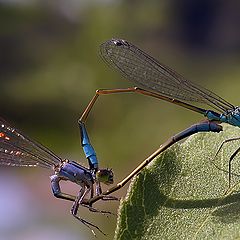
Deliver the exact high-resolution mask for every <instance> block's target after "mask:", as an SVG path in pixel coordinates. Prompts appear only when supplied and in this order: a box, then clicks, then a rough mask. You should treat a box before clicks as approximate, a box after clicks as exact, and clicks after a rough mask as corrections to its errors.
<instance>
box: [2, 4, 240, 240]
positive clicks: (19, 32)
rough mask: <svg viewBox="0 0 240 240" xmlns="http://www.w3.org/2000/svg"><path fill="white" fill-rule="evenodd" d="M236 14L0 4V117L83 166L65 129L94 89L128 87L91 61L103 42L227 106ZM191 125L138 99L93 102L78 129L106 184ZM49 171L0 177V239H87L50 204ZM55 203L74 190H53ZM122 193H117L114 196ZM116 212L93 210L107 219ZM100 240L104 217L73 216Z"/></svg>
mask: <svg viewBox="0 0 240 240" xmlns="http://www.w3.org/2000/svg"><path fill="white" fill-rule="evenodd" d="M239 26H240V3H239V2H238V1H234V0H229V1H217V0H201V1H200V0H197V1H190V0H182V1H177V0H168V1H166V0H165V1H164V0H163V1H153V0H151V1H141V0H138V1H134V0H122V1H114V0H102V1H101V0H79V1H76V0H70V1H61V0H59V1H57V0H53V1H47V0H5V1H4V0H1V1H0V113H1V116H2V117H4V118H5V119H6V120H8V121H9V122H10V123H12V124H13V125H14V126H16V127H17V128H19V129H21V130H22V131H23V132H25V133H26V134H27V135H28V136H30V137H31V138H33V139H35V140H37V141H40V142H41V143H43V144H44V145H46V146H47V147H49V148H50V149H52V150H53V151H54V152H56V153H57V154H59V155H60V156H62V157H66V158H69V159H73V160H77V161H79V162H81V163H82V164H83V165H85V166H87V161H86V160H85V159H84V155H83V153H82V150H81V146H80V140H79V129H78V125H77V120H78V118H79V117H80V115H81V113H82V112H83V110H84V108H85V107H86V105H87V103H88V101H89V100H90V99H91V97H92V96H93V95H94V92H95V90H96V89H99V88H124V87H129V86H132V85H131V83H130V82H128V81H127V80H125V79H123V78H121V76H120V75H118V74H117V73H115V72H114V71H112V70H111V69H109V68H108V67H107V66H106V65H105V64H104V63H103V62H102V60H101V59H100V57H99V56H98V47H99V45H100V44H101V43H102V42H104V41H105V40H108V39H111V38H113V37H115V38H123V39H127V40H129V41H131V42H133V43H135V44H136V45H137V46H139V47H140V48H142V49H144V50H145V51H146V52H148V53H150V54H151V55H152V56H154V57H156V58H157V59H159V61H160V62H163V63H165V64H167V65H169V66H171V67H172V68H174V69H175V70H177V71H178V72H179V73H181V74H182V75H184V76H185V77H186V78H188V79H192V80H193V81H195V82H198V83H199V84H201V85H203V86H205V87H207V88H209V89H212V90H214V92H216V93H217V94H219V95H221V96H223V97H224V98H226V99H227V100H229V101H230V102H232V103H233V104H237V103H238V101H239V89H240V84H239V77H240V68H239V66H240V31H239ZM200 119H202V116H199V115H198V114H195V113H192V112H190V111H188V110H185V109H182V108H180V107H178V106H174V105H172V104H169V103H165V102H161V101H159V100H156V99H151V98H147V97H144V96H139V95H134V94H125V95H115V96H114V95H112V96H103V97H101V98H100V99H99V101H98V102H97V104H96V106H95V107H94V110H93V112H91V114H90V116H89V119H88V122H87V128H88V131H89V134H90V137H91V141H92V143H93V145H94V147H95V150H96V151H97V153H98V158H99V160H100V166H102V167H112V168H113V170H114V173H115V180H116V182H117V181H119V180H121V179H122V178H123V177H124V176H126V175H127V174H128V173H130V172H131V170H132V169H134V168H135V167H136V166H137V165H138V164H139V163H140V162H141V161H142V160H143V159H144V158H145V157H147V156H148V155H149V154H150V153H151V152H153V151H154V150H155V149H156V148H157V147H158V146H159V145H160V144H161V143H162V142H164V140H166V139H167V138H168V137H169V136H171V135H173V134H174V133H177V132H179V131H180V130H182V129H184V128H185V127H187V126H189V125H190V124H192V123H195V122H197V121H199V120H200ZM51 174H52V173H51V171H48V170H45V169H26V168H21V169H20V168H10V167H8V168H7V167H1V168H0V239H4V240H12V239H19V240H21V239H22V240H23V239H24V240H26V239H34V240H35V239H58V240H61V239H62V240H65V239H68V240H76V239H92V238H93V236H92V234H91V233H90V232H89V231H88V229H87V228H86V227H85V226H83V225H82V224H80V223H78V222H77V221H76V220H75V219H74V218H73V217H72V216H71V214H70V213H69V211H70V208H71V203H69V202H67V201H63V200H58V199H55V198H54V197H53V196H52V194H51V189H50V181H49V180H50V179H49V176H50V175H51ZM63 189H64V190H65V191H66V192H70V193H74V192H76V191H77V190H78V188H77V187H76V186H74V185H73V184H67V183H64V184H63ZM126 189H127V187H125V188H124V189H123V190H122V191H120V192H119V193H117V194H116V195H117V196H119V197H120V196H124V194H125V193H126ZM118 204H119V203H117V202H115V203H110V202H103V203H98V204H96V207H98V208H100V209H105V210H111V211H112V212H114V213H116V212H117V208H118ZM80 214H81V215H82V216H83V217H84V218H86V219H87V220H90V221H91V222H93V223H95V224H97V225H98V226H99V227H100V228H101V229H102V230H103V231H104V232H106V233H107V234H108V236H107V237H106V238H105V237H103V236H101V234H98V239H112V238H113V234H114V229H115V224H116V217H115V216H110V217H109V218H107V217H105V216H101V215H98V214H94V213H89V212H88V211H86V210H85V209H81V211H80Z"/></svg>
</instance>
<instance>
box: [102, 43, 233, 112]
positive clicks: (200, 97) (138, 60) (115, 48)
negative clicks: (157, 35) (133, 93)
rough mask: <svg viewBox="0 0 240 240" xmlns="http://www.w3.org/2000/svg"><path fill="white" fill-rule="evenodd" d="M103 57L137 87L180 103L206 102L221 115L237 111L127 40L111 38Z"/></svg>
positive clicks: (103, 49)
mask: <svg viewBox="0 0 240 240" xmlns="http://www.w3.org/2000/svg"><path fill="white" fill-rule="evenodd" d="M100 55H101V57H102V58H103V60H104V61H105V62H107V63H108V64H109V65H110V66H112V67H113V68H115V69H118V70H119V71H120V72H121V73H122V74H123V75H124V76H125V77H126V78H127V79H129V80H130V81H132V82H133V83H134V84H135V85H136V86H137V87H140V88H143V89H145V90H149V91H152V92H156V93H159V94H161V95H164V96H166V97H170V98H175V99H178V100H184V101H192V102H200V103H205V104H207V105H209V106H211V107H212V108H215V109H217V110H218V111H220V112H225V111H226V110H229V109H233V108H234V106H233V105H232V104H230V103H229V102H227V101H226V100H224V99H222V98H221V97H219V96H217V95H216V94H215V93H213V92H211V91H209V90H207V89H205V88H203V87H201V86H199V85H197V84H195V83H193V82H190V81H188V80H186V79H185V78H184V77H183V76H181V75H180V74H178V73H176V72H175V71H173V70H172V69H170V68H169V67H167V66H165V65H163V64H161V63H159V62H158V61H157V60H156V59H154V58H153V57H151V56H149V55H148V54H146V53H145V52H143V51H142V50H141V49H139V48H137V47H136V46H134V45H133V44H131V43H129V42H127V41H125V40H121V39H112V40H109V41H107V42H105V43H103V44H102V45H101V46H100Z"/></svg>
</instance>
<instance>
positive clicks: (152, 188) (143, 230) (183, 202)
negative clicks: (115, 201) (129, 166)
mask: <svg viewBox="0 0 240 240" xmlns="http://www.w3.org/2000/svg"><path fill="white" fill-rule="evenodd" d="M223 126H224V131H223V132H221V133H198V134H195V135H193V136H191V137H189V138H188V139H187V140H186V141H185V142H183V143H178V144H175V145H174V146H172V147H171V148H169V149H167V150H166V151H165V152H164V153H163V154H161V155H160V156H159V157H158V158H157V159H155V160H154V161H153V162H152V163H151V164H150V165H149V166H148V167H147V168H145V169H144V170H143V171H142V172H141V173H140V174H139V175H138V176H137V177H135V179H134V180H133V181H132V183H131V184H130V186H129V190H128V193H127V196H126V198H125V199H124V200H122V201H121V204H120V208H119V215H118V224H117V228H116V232H115V239H121V240H122V239H124V240H125V239H126V240H130V239H151V240H152V239H164V240H165V239H171V240H172V239H239V238H240V194H239V193H238V192H239V188H240V186H239V185H240V184H238V182H239V175H240V161H239V160H238V155H237V156H236V157H235V158H234V160H233V161H232V173H233V174H232V181H231V188H230V189H228V183H229V182H228V162H229V158H230V156H231V154H232V153H233V152H234V151H235V150H236V149H237V148H238V146H239V143H240V142H239V141H233V142H229V143H226V144H225V145H224V146H223V148H222V150H221V151H220V152H219V154H218V156H217V157H216V158H214V156H215V155H216V152H217V150H218V148H219V146H220V145H221V143H222V142H223V141H224V140H225V139H229V138H232V137H237V136H240V129H239V128H237V127H231V126H227V125H223ZM213 163H214V164H213ZM237 174H239V175H237ZM226 190H229V191H228V194H226Z"/></svg>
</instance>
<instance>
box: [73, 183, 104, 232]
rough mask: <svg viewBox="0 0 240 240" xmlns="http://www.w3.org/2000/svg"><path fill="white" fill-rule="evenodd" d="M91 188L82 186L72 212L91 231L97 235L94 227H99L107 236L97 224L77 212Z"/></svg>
mask: <svg viewBox="0 0 240 240" xmlns="http://www.w3.org/2000/svg"><path fill="white" fill-rule="evenodd" d="M89 190H90V189H88V188H87V189H85V187H82V189H81V190H80V191H79V193H78V195H77V197H76V199H75V201H74V203H73V205H72V208H71V214H72V215H73V216H74V217H75V218H76V219H77V220H78V221H80V222H81V223H83V224H84V225H85V226H86V227H88V228H89V229H90V230H91V232H92V233H93V235H94V236H95V237H96V233H95V232H94V230H93V229H92V228H95V229H97V230H98V231H99V232H100V233H102V234H103V235H105V236H106V234H105V233H104V232H103V231H102V230H101V229H100V228H99V227H98V226H96V225H94V224H92V223H91V222H89V221H87V220H84V219H83V218H80V217H79V216H78V215H77V213H78V209H79V205H82V204H81V202H82V200H83V198H84V197H85V196H86V195H87V194H88V192H89Z"/></svg>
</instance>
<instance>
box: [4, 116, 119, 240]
mask: <svg viewBox="0 0 240 240" xmlns="http://www.w3.org/2000/svg"><path fill="white" fill-rule="evenodd" d="M79 127H80V133H81V144H82V147H83V150H84V153H85V155H86V158H87V159H88V163H89V168H86V167H83V166H82V165H80V164H79V163H77V162H75V161H71V160H68V159H62V158H60V157H59V156H57V155H56V154H55V153H53V152H52V151H51V150H49V149H48V148H46V147H44V146H43V145H41V144H39V143H37V142H36V141H33V140H31V139H30V138H28V137H27V136H25V135H24V134H23V133H21V132H20V131H19V130H17V129H16V128H15V127H12V126H11V125H9V124H8V123H7V122H6V121H4V120H3V119H0V164H1V165H7V166H20V167H22V166H24V167H37V166H39V167H44V168H49V169H52V170H53V171H54V174H53V175H52V176H51V187H52V192H53V194H54V196H55V197H57V198H61V199H65V200H69V201H73V205H72V208H71V213H72V215H73V216H74V217H75V218H76V219H78V220H79V221H80V222H81V223H83V224H84V225H86V226H87V227H88V228H90V229H91V231H92V232H93V234H94V235H95V232H94V230H93V228H95V229H97V230H98V231H100V232H101V233H103V232H102V231H101V229H100V228H99V227H97V226H96V225H94V224H92V223H90V222H89V221H86V220H84V219H83V218H81V217H79V216H78V215H77V213H78V208H79V205H80V206H84V207H87V208H88V209H89V210H90V211H93V212H100V213H104V214H105V213H106V214H110V212H106V211H100V210H97V209H95V208H93V207H92V206H91V205H89V204H88V203H87V199H86V197H88V195H90V196H89V198H93V197H94V185H96V187H95V194H96V195H100V194H101V192H102V190H101V185H100V183H101V182H102V183H104V184H112V183H113V172H112V170H111V169H107V168H104V169H99V167H98V160H97V157H96V153H95V151H94V149H93V147H92V145H91V143H90V141H89V137H88V134H87V130H86V127H85V124H84V123H83V122H81V121H79ZM62 180H65V181H66V180H67V181H71V182H73V183H75V184H77V185H79V186H80V190H79V192H78V194H77V196H72V195H70V194H66V193H63V192H61V188H60V184H59V182H60V181H62ZM105 199H106V200H116V198H114V197H111V196H110V197H107V198H105ZM103 234H104V233H103Z"/></svg>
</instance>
